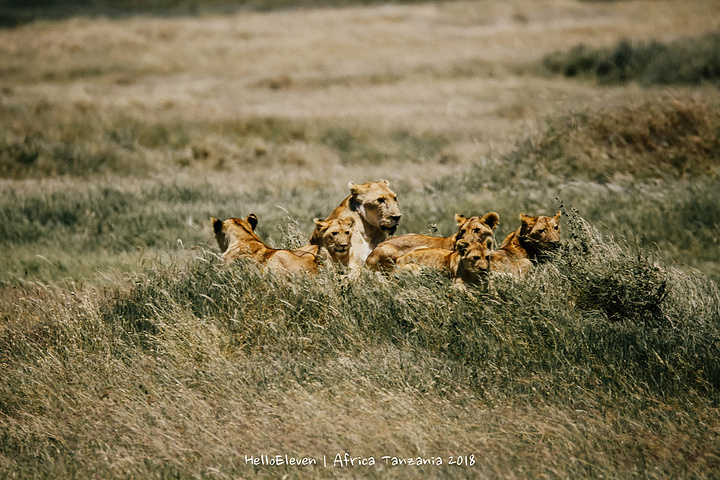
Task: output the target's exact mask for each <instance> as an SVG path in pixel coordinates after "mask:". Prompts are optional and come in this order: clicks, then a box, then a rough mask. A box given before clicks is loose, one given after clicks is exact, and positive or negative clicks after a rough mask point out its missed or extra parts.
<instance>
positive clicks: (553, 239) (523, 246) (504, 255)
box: [490, 212, 561, 275]
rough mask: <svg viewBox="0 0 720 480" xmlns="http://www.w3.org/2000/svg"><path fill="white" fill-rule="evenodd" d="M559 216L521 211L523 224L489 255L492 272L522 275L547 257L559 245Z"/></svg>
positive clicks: (558, 213) (559, 214) (557, 214)
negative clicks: (528, 213)
mask: <svg viewBox="0 0 720 480" xmlns="http://www.w3.org/2000/svg"><path fill="white" fill-rule="evenodd" d="M560 216H561V213H560V212H557V213H556V214H555V216H554V217H549V216H545V215H539V216H536V217H531V216H528V215H525V214H524V213H521V214H520V221H521V222H522V224H521V225H520V227H519V228H518V229H517V230H515V231H514V232H512V233H511V234H509V235H508V236H507V237H505V240H503V243H502V244H501V245H500V248H498V249H497V250H495V251H494V252H492V254H491V255H490V270H491V271H493V272H505V273H512V274H514V275H523V274H525V273H527V272H528V271H530V270H531V269H532V268H533V265H534V264H535V263H537V262H538V261H539V260H542V259H543V258H544V256H545V255H546V254H547V253H549V252H551V251H553V250H557V249H558V248H559V247H560Z"/></svg>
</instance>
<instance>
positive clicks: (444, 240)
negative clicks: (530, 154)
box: [365, 212, 500, 271]
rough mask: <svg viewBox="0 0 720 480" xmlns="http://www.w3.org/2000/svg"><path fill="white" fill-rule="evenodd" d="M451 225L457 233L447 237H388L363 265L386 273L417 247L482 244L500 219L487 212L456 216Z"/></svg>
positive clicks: (452, 247) (493, 213)
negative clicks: (465, 242) (476, 242)
mask: <svg viewBox="0 0 720 480" xmlns="http://www.w3.org/2000/svg"><path fill="white" fill-rule="evenodd" d="M455 223H456V224H457V226H458V231H457V232H455V233H454V234H452V235H450V236H449V237H436V236H431V235H418V234H415V233H409V234H406V235H399V236H397V237H393V238H389V239H387V240H385V241H384V242H382V243H380V244H379V245H378V246H377V247H375V249H374V250H373V251H372V253H370V255H369V256H368V258H367V260H366V262H365V263H366V264H367V265H368V266H369V267H371V268H374V269H377V270H386V271H387V270H391V269H392V267H393V266H394V265H395V262H396V261H397V259H398V258H400V257H401V256H403V255H405V254H407V253H410V252H412V251H413V250H417V249H418V248H442V249H445V250H454V249H455V244H456V243H457V241H458V240H460V239H467V240H470V241H478V242H482V241H485V239H487V238H491V237H492V234H493V231H494V230H495V229H496V228H497V226H498V225H499V223H500V216H499V215H498V214H497V213H495V212H490V213H487V214H485V215H484V216H482V217H479V216H474V217H470V218H468V217H465V216H464V215H461V214H459V213H456V214H455Z"/></svg>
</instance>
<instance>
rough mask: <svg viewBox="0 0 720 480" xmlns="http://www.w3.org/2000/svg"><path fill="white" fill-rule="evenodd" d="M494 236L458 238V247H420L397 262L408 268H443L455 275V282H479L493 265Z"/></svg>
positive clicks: (455, 283)
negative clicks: (472, 239) (491, 252)
mask: <svg viewBox="0 0 720 480" xmlns="http://www.w3.org/2000/svg"><path fill="white" fill-rule="evenodd" d="M491 249H492V238H488V239H485V240H484V241H480V242H478V241H469V240H467V239H462V240H458V241H457V243H456V244H455V250H445V249H444V248H418V249H416V250H413V251H411V252H409V253H406V254H405V255H402V256H401V257H400V258H398V259H397V261H396V263H395V264H396V265H397V267H398V268H401V269H404V270H420V269H422V268H426V267H429V268H435V269H438V270H443V271H445V272H447V273H448V274H449V275H450V278H452V279H453V285H455V286H459V287H462V286H464V285H465V284H467V283H479V282H480V281H481V279H482V278H484V276H485V275H486V274H487V272H488V270H489V268H490V257H489V255H490V251H491Z"/></svg>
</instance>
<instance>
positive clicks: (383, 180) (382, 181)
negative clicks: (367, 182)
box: [378, 179, 390, 187]
mask: <svg viewBox="0 0 720 480" xmlns="http://www.w3.org/2000/svg"><path fill="white" fill-rule="evenodd" d="M378 183H384V184H385V186H386V187H389V186H390V182H388V181H387V180H385V179H382V180H378Z"/></svg>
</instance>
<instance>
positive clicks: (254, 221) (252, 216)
mask: <svg viewBox="0 0 720 480" xmlns="http://www.w3.org/2000/svg"><path fill="white" fill-rule="evenodd" d="M245 221H246V222H248V223H249V224H250V228H252V229H253V230H255V227H257V224H258V217H257V215H255V214H254V213H251V214H250V215H248V216H247V218H246V219H245Z"/></svg>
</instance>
